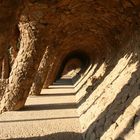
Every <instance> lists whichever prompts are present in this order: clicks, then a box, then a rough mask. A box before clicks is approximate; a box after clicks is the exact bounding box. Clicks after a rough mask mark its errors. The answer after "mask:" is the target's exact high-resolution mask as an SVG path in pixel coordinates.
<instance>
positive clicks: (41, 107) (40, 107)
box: [20, 103, 77, 111]
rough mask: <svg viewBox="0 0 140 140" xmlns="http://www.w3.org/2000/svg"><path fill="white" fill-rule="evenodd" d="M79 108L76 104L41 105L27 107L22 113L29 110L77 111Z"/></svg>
mask: <svg viewBox="0 0 140 140" xmlns="http://www.w3.org/2000/svg"><path fill="white" fill-rule="evenodd" d="M75 108H77V105H76V103H59V104H40V105H26V106H25V107H24V108H23V109H22V110H20V111H29V110H35V111H37V110H39V111H40V110H53V109H75Z"/></svg>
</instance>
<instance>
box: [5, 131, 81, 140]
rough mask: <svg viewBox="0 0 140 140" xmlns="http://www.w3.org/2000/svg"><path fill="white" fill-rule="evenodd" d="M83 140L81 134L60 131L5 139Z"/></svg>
mask: <svg viewBox="0 0 140 140" xmlns="http://www.w3.org/2000/svg"><path fill="white" fill-rule="evenodd" d="M25 139H26V140H83V138H82V134H80V133H75V132H60V133H54V134H50V135H46V136H40V137H28V138H10V139H7V140H25Z"/></svg>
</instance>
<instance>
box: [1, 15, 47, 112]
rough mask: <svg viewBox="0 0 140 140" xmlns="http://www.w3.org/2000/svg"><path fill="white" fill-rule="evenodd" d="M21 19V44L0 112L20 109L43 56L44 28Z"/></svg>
mask: <svg viewBox="0 0 140 140" xmlns="http://www.w3.org/2000/svg"><path fill="white" fill-rule="evenodd" d="M27 19H28V18H26V17H24V16H23V17H22V22H21V23H20V25H19V27H20V32H21V44H20V50H19V53H18V55H17V57H16V59H15V62H14V65H13V67H12V70H11V73H10V77H9V84H8V86H7V88H6V91H5V95H4V96H3V99H2V101H1V107H0V110H1V112H4V111H10V110H19V109H21V108H22V107H23V106H24V104H25V101H26V99H27V97H28V94H29V91H30V87H31V85H32V82H33V79H34V77H35V73H36V71H37V69H38V66H39V63H40V61H41V58H42V56H43V54H44V51H45V48H46V43H45V39H43V38H44V37H43V36H44V35H43V31H44V28H43V27H42V26H41V25H40V24H36V23H35V22H31V21H30V22H29V21H28V20H27Z"/></svg>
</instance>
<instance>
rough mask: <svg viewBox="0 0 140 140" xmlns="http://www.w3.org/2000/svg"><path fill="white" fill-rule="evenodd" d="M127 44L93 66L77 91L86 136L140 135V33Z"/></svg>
mask: <svg viewBox="0 0 140 140" xmlns="http://www.w3.org/2000/svg"><path fill="white" fill-rule="evenodd" d="M129 39H130V38H129ZM123 45H125V47H124V48H123V49H121V50H119V51H118V53H116V55H115V57H112V56H113V55H112V56H110V59H111V60H110V61H109V60H106V61H105V62H103V63H101V64H100V65H99V66H98V65H97V64H95V66H93V68H91V70H92V71H93V72H92V74H89V76H88V77H87V79H86V80H85V83H84V86H83V87H81V89H80V90H79V92H78V93H77V102H78V105H79V108H78V112H79V115H80V122H81V126H82V131H83V137H84V139H85V140H134V139H137V140H138V139H140V133H139V132H140V122H139V119H140V113H139V112H140V110H139V108H140V92H139V85H140V77H139V75H140V48H139V46H140V43H139V37H138V36H135V35H134V36H133V37H132V38H131V39H130V40H129V41H128V42H127V43H125V44H123ZM81 99H82V100H81Z"/></svg>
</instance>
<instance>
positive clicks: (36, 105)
mask: <svg viewBox="0 0 140 140" xmlns="http://www.w3.org/2000/svg"><path fill="white" fill-rule="evenodd" d="M65 83H66V80H60V81H57V82H56V83H54V85H52V86H50V87H49V89H44V90H42V94H41V95H40V96H38V97H35V96H32V97H29V98H28V99H27V102H26V106H25V108H24V109H23V110H21V111H13V112H6V113H4V114H2V115H0V139H1V140H5V139H8V140H18V139H29V140H43V139H44V140H82V136H81V133H80V132H81V128H80V122H79V117H78V113H77V110H76V103H75V96H74V94H75V91H74V88H73V86H72V85H71V84H69V83H71V81H69V82H68V83H67V84H65ZM64 84H65V85H64Z"/></svg>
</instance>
